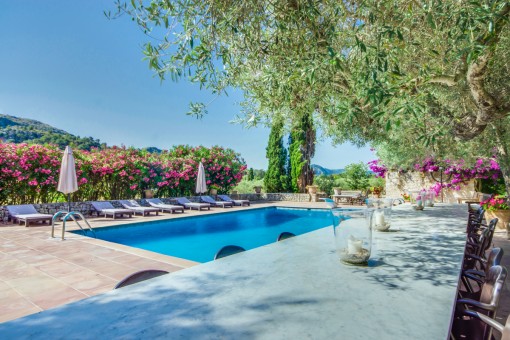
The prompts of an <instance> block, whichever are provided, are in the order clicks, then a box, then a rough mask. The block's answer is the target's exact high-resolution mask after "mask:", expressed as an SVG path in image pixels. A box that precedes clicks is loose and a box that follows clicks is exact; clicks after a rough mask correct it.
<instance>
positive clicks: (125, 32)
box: [0, 0, 375, 168]
mask: <svg viewBox="0 0 510 340" xmlns="http://www.w3.org/2000/svg"><path fill="white" fill-rule="evenodd" d="M113 9H114V5H113V0H109V1H104V0H101V1H99V0H94V1H83V0H82V1H77V0H65V1H64V0H60V1H57V0H45V1H40V0H16V1H2V6H1V9H0V22H1V23H2V29H1V30H0V42H1V46H2V53H0V113H2V114H8V115H13V116H19V117H24V118H31V119H37V120H40V121H42V122H44V123H47V124H50V125H52V126H55V127H57V128H60V129H63V130H66V131H68V132H70V133H73V134H76V135H79V136H92V137H94V138H98V139H100V140H101V141H103V142H106V143H107V144H109V145H121V144H123V145H126V146H135V147H146V146H156V147H159V148H162V149H164V148H169V147H171V146H172V145H177V144H190V145H205V146H211V145H222V146H225V147H230V148H232V149H234V150H236V151H237V152H239V153H241V155H242V156H243V158H244V159H245V160H246V162H247V163H248V166H250V167H254V168H266V166H267V160H266V159H265V147H266V144H267V139H268V135H269V130H268V129H266V128H263V127H257V128H252V129H244V128H243V127H242V126H240V125H234V124H230V123H229V121H230V120H232V119H233V118H234V116H235V115H236V114H237V113H238V112H239V111H240V107H239V105H237V104H238V103H239V102H240V101H241V100H242V97H241V96H242V95H241V94H240V92H237V91H233V92H232V91H231V93H230V94H229V96H228V97H219V98H217V99H216V100H214V101H213V102H212V103H211V104H210V105H209V106H208V112H209V114H208V115H207V116H205V117H204V118H203V119H202V120H197V119H196V118H193V117H190V116H187V115H186V114H185V112H187V110H188V105H189V102H191V101H194V102H196V101H202V102H210V101H211V100H212V99H214V96H213V95H212V94H210V93H209V92H206V91H200V90H199V88H198V86H195V85H192V84H190V83H188V82H186V81H185V80H181V81H180V82H178V83H174V82H172V81H170V80H167V81H165V82H163V83H161V82H160V81H159V79H158V78H157V77H154V74H153V72H152V71H151V70H149V68H148V66H147V63H146V62H145V61H142V57H143V55H142V46H143V43H144V42H145V41H146V40H147V38H146V37H145V36H144V35H143V33H141V32H140V30H139V29H138V28H137V27H136V25H135V24H134V23H133V22H131V21H130V20H129V19H128V18H127V17H124V18H121V19H118V20H113V21H111V20H108V19H107V18H106V17H105V16H104V14H103V11H104V10H113ZM316 150H317V151H316V155H315V157H314V159H313V163H316V164H320V165H322V166H325V167H328V168H342V167H344V166H345V165H347V164H350V163H353V162H359V161H363V162H367V161H369V160H371V159H374V158H375V155H374V154H373V153H372V152H371V151H370V150H369V148H368V147H367V148H362V149H358V148H356V147H354V146H351V145H341V146H338V147H336V148H335V147H333V146H331V143H330V141H329V140H325V141H321V142H320V144H318V145H317V147H316Z"/></svg>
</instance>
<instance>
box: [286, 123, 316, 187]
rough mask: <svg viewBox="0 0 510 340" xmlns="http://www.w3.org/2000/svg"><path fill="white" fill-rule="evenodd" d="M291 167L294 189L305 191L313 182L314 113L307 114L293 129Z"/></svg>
mask: <svg viewBox="0 0 510 340" xmlns="http://www.w3.org/2000/svg"><path fill="white" fill-rule="evenodd" d="M290 139H291V143H290V145H289V163H290V164H289V167H290V177H291V178H290V181H291V186H292V191H294V192H305V191H306V186H308V185H312V184H313V169H312V167H311V161H312V157H313V155H314V154H315V128H314V126H313V121H312V115H311V114H305V115H304V116H303V117H302V118H301V119H300V120H299V122H298V123H297V125H296V126H295V127H294V128H293V129H292V132H291V138H290Z"/></svg>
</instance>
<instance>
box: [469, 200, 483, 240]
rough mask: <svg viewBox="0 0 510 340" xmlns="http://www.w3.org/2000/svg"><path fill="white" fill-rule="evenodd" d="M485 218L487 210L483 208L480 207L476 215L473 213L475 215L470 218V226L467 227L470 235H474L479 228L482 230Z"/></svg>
mask: <svg viewBox="0 0 510 340" xmlns="http://www.w3.org/2000/svg"><path fill="white" fill-rule="evenodd" d="M484 216H485V209H484V208H483V207H479V208H478V210H477V211H476V212H475V213H473V215H470V216H469V219H468V225H467V232H468V234H469V233H473V232H475V231H476V230H477V229H478V228H480V225H481V224H482V221H483V217H484Z"/></svg>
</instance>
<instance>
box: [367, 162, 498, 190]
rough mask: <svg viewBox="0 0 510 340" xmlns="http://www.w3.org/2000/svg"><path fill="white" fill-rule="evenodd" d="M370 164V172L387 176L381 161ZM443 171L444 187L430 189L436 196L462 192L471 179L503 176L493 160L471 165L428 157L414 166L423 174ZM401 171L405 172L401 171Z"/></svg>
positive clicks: (438, 186)
mask: <svg viewBox="0 0 510 340" xmlns="http://www.w3.org/2000/svg"><path fill="white" fill-rule="evenodd" d="M368 164H369V167H370V170H372V171H373V172H374V173H375V174H376V176H378V177H384V176H385V175H386V172H387V168H386V167H385V166H384V164H382V163H381V161H380V160H374V161H370V162H368ZM441 169H442V170H443V176H444V179H445V181H444V182H443V184H442V185H441V183H436V184H434V185H433V186H432V187H430V189H431V190H433V191H434V192H435V193H436V196H438V195H439V194H440V193H441V190H442V189H443V188H448V189H452V190H460V189H461V184H464V183H466V182H467V181H469V180H471V179H489V178H490V179H492V180H494V181H496V180H497V179H498V178H499V177H500V176H501V170H500V168H499V165H498V163H497V162H496V161H495V160H494V159H493V158H479V159H477V160H476V162H475V164H474V165H469V164H466V162H465V161H464V160H463V159H461V160H456V161H454V160H450V159H446V160H444V161H438V160H436V159H434V158H432V157H427V158H425V159H424V160H423V161H422V162H421V163H417V164H415V165H414V170H415V171H419V172H423V173H431V172H437V171H440V170H441ZM399 171H405V170H402V169H400V170H399Z"/></svg>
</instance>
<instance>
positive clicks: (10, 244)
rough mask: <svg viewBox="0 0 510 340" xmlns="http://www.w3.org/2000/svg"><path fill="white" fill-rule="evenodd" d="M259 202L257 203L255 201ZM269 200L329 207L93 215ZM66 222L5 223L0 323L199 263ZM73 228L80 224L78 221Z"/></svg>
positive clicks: (104, 222) (101, 222)
mask: <svg viewBox="0 0 510 340" xmlns="http://www.w3.org/2000/svg"><path fill="white" fill-rule="evenodd" d="M252 203H253V202H252ZM269 205H282V206H295V207H312V206H315V207H324V204H323V203H322V204H320V203H314V204H313V203H299V202H278V203H275V204H268V203H259V204H257V203H256V202H255V204H252V206H251V207H242V208H238V207H236V208H233V209H222V208H211V210H210V211H200V212H198V211H196V210H192V211H190V210H186V212H185V214H168V213H164V214H162V213H160V214H159V216H155V215H150V216H148V217H141V216H136V217H133V218H121V219H115V220H113V219H111V218H104V217H99V218H92V219H89V222H90V224H91V226H92V227H93V228H101V227H104V226H113V225H120V224H126V223H136V222H143V221H157V220H164V219H172V218H180V217H184V216H195V215H205V214H218V213H222V212H226V211H232V210H241V209H243V210H246V209H253V208H260V207H264V206H269ZM61 227H62V223H58V224H57V226H56V228H55V236H56V238H51V237H50V234H51V226H48V225H47V224H46V225H39V224H36V225H32V226H30V227H29V228H26V227H24V226H19V225H13V224H1V223H0V305H1V306H2V308H0V322H4V321H8V320H12V319H15V318H18V317H21V316H24V315H28V314H32V313H36V312H40V311H42V310H45V309H49V308H52V307H56V306H59V305H62V304H66V303H69V302H72V301H77V300H80V299H84V298H87V297H89V296H93V295H97V294H100V293H103V292H106V291H108V290H111V289H112V288H113V287H114V286H115V285H116V284H117V282H118V281H120V280H121V279H122V278H124V277H126V276H127V275H129V274H131V273H134V272H136V271H139V270H142V269H149V268H150V269H162V270H166V271H169V272H173V271H176V270H180V269H183V268H187V267H190V266H193V265H196V264H197V263H196V262H193V261H188V260H184V259H180V258H176V257H172V256H166V255H162V254H158V253H154V252H151V251H147V250H143V249H137V248H132V247H128V246H124V245H120V244H116V243H111V242H107V241H103V240H96V239H93V238H89V237H84V236H81V235H76V234H73V233H66V240H65V241H61V238H60V237H61V230H62V229H61ZM67 228H68V230H72V229H77V227H76V225H75V224H74V222H68V223H67Z"/></svg>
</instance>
